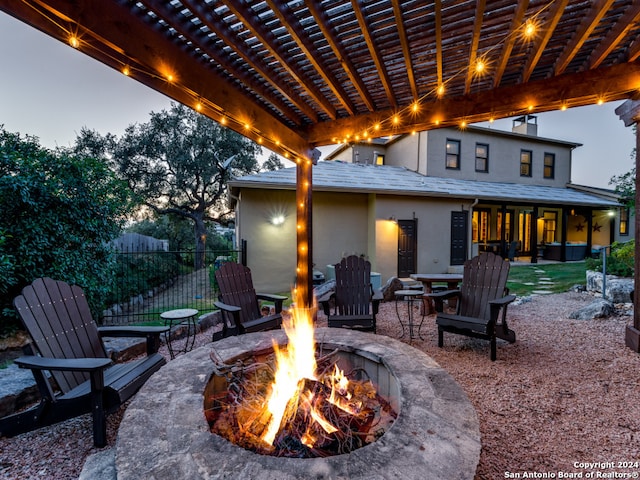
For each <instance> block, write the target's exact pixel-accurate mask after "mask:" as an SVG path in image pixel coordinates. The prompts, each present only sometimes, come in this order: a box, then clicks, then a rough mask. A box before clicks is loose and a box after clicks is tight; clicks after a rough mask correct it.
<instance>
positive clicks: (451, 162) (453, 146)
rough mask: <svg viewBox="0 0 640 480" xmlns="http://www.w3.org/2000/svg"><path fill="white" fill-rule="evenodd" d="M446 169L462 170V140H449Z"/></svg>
mask: <svg viewBox="0 0 640 480" xmlns="http://www.w3.org/2000/svg"><path fill="white" fill-rule="evenodd" d="M446 167H447V168H451V169H454V170H460V140H450V139H448V138H447V160H446Z"/></svg>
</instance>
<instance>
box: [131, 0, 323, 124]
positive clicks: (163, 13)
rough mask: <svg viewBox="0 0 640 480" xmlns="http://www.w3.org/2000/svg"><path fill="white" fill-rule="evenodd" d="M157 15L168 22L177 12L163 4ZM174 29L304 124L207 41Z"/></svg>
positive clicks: (179, 26) (179, 27)
mask: <svg viewBox="0 0 640 480" xmlns="http://www.w3.org/2000/svg"><path fill="white" fill-rule="evenodd" d="M141 3H142V4H144V5H148V4H149V2H147V1H142V2H141ZM156 13H157V14H158V15H159V16H160V17H161V18H163V19H164V20H165V21H167V20H168V19H170V18H174V17H175V13H176V12H175V9H173V8H171V5H170V4H169V3H162V4H161V5H158V6H157V8H156ZM173 28H175V29H176V31H177V32H178V33H179V34H180V35H182V36H184V37H185V38H186V39H188V40H189V41H190V42H192V44H194V45H197V46H198V48H201V49H202V51H203V52H206V53H207V54H208V55H210V56H211V58H213V59H214V60H215V61H216V62H218V63H220V64H221V65H223V66H224V67H225V68H227V69H228V70H229V71H232V72H234V75H237V76H238V78H241V79H243V81H245V82H246V83H247V85H251V86H252V88H255V89H256V90H258V91H260V92H261V95H264V97H265V98H268V99H269V101H270V102H271V103H273V104H274V105H277V106H278V108H279V109H280V111H281V112H282V113H283V115H285V116H286V117H287V118H289V119H291V120H292V121H293V122H294V123H296V124H298V125H301V124H302V120H301V118H300V116H299V115H298V114H297V113H296V112H294V111H293V110H292V109H291V108H290V107H289V106H288V105H286V104H285V103H284V102H282V101H281V100H280V99H279V98H278V97H276V96H275V95H274V94H273V93H272V92H270V91H268V90H267V89H265V88H263V86H262V85H257V84H255V82H254V81H253V80H252V79H251V77H249V76H248V75H246V73H245V72H243V71H240V70H238V69H237V68H235V67H234V66H233V65H231V64H230V63H229V62H228V61H227V60H226V59H225V58H224V57H222V56H221V55H220V52H218V51H216V50H215V49H213V48H210V47H209V46H208V45H206V44H205V42H206V40H205V41H202V39H200V38H197V37H196V35H194V34H193V32H192V31H190V30H189V29H188V28H187V27H185V26H184V25H183V24H181V23H178V22H175V23H174V24H173ZM307 110H308V113H309V114H314V112H313V110H311V109H307ZM314 116H315V115H314ZM312 118H314V117H312Z"/></svg>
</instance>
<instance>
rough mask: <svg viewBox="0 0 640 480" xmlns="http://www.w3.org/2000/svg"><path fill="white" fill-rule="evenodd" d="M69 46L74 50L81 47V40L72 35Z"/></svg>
mask: <svg viewBox="0 0 640 480" xmlns="http://www.w3.org/2000/svg"><path fill="white" fill-rule="evenodd" d="M69 45H71V46H72V47H73V48H78V47H80V39H79V38H78V37H77V36H76V35H71V36H70V37H69Z"/></svg>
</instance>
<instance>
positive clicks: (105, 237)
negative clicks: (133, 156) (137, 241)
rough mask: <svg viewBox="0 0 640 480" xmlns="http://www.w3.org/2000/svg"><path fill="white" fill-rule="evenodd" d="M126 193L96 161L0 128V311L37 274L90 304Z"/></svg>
mask: <svg viewBox="0 0 640 480" xmlns="http://www.w3.org/2000/svg"><path fill="white" fill-rule="evenodd" d="M128 192H129V190H128V188H127V186H126V184H125V183H123V182H122V181H120V180H118V179H117V178H116V176H115V174H114V173H113V172H112V171H111V170H110V169H109V167H108V166H107V165H105V164H104V163H103V162H101V161H99V160H96V159H94V158H88V157H84V156H79V155H75V154H72V153H71V152H67V151H63V150H58V151H50V150H47V149H45V148H43V147H41V146H40V145H39V143H38V139H37V138H35V137H31V136H21V135H20V134H18V133H9V132H7V131H5V130H4V128H3V127H2V126H0V226H1V228H0V246H1V253H0V285H2V287H1V288H2V291H1V293H2V294H3V295H2V298H3V305H2V307H3V309H6V308H8V307H10V301H11V299H12V298H13V297H14V296H15V295H17V294H18V293H19V291H20V290H21V289H22V287H23V286H24V285H26V284H28V283H30V282H31V281H32V280H33V279H34V278H38V277H42V276H50V277H52V278H55V279H57V280H65V281H67V282H70V283H76V284H78V285H81V286H82V287H83V288H84V289H85V291H86V292H87V297H88V298H89V299H90V300H91V301H92V302H93V305H94V306H96V305H98V304H99V302H100V300H101V299H102V298H103V297H104V295H105V294H106V290H107V289H108V284H109V280H110V277H111V275H110V260H111V256H110V248H109V246H108V245H107V242H108V241H109V240H111V239H113V238H115V237H116V236H117V235H118V234H119V232H120V229H121V227H122V225H123V224H124V221H125V219H126V218H127V216H128V215H129V213H130V206H131V203H130V197H129V194H128ZM9 311H11V309H9ZM6 313H7V312H6V311H5V314H6Z"/></svg>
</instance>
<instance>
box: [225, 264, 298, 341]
mask: <svg viewBox="0 0 640 480" xmlns="http://www.w3.org/2000/svg"><path fill="white" fill-rule="evenodd" d="M216 281H217V282H218V289H219V290H220V294H219V296H218V301H216V302H214V305H215V306H216V307H218V308H219V309H220V310H222V317H223V320H224V324H223V329H222V336H223V337H227V336H229V335H238V334H242V333H250V332H260V331H263V330H273V329H276V328H280V325H282V313H281V312H282V304H283V302H284V301H285V300H286V299H287V297H284V296H282V295H272V294H267V293H256V291H255V289H254V288H253V279H252V278H251V269H249V267H245V266H244V265H241V264H239V263H235V262H227V263H225V264H223V265H222V266H221V267H220V268H219V269H218V270H216ZM259 300H264V301H267V302H272V303H273V305H274V307H275V313H273V314H269V315H263V314H262V312H261V310H260V305H259Z"/></svg>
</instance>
